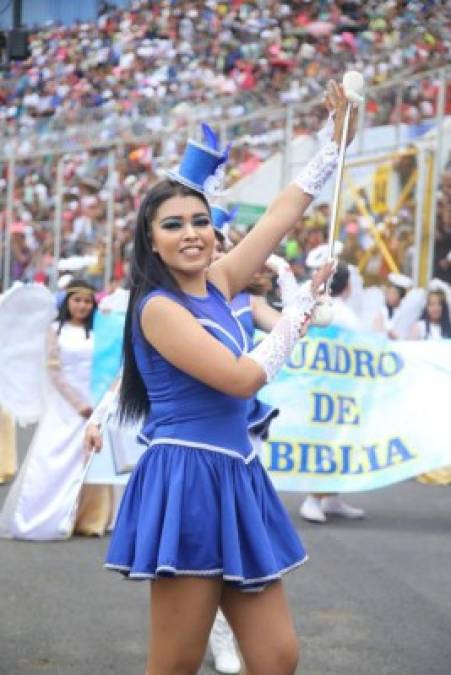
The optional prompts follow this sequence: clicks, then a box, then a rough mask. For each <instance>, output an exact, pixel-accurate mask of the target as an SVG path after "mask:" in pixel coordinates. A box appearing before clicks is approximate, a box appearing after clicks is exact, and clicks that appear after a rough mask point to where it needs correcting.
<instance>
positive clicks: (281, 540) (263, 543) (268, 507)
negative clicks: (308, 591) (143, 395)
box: [106, 284, 306, 591]
mask: <svg viewBox="0 0 451 675" xmlns="http://www.w3.org/2000/svg"><path fill="white" fill-rule="evenodd" d="M157 295H163V296H166V297H169V298H171V299H172V300H174V301H175V302H177V303H179V304H181V305H182V306H184V307H185V308H186V309H188V310H189V311H190V312H191V313H192V314H193V315H194V316H195V317H196V318H197V319H198V321H199V323H201V324H202V325H203V326H204V327H205V329H206V330H207V331H208V332H209V333H211V334H212V335H213V336H214V337H215V338H216V339H217V340H219V341H220V342H221V343H222V344H224V345H225V346H226V347H227V348H228V349H230V350H231V351H232V352H233V353H234V354H235V355H236V356H239V355H240V354H242V353H243V352H244V351H245V350H246V338H245V335H244V332H243V329H242V327H241V325H240V324H239V322H238V321H237V319H236V318H235V317H234V315H233V313H232V310H231V308H230V306H229V305H228V303H227V301H226V300H225V298H224V296H223V295H222V294H221V293H220V292H219V291H218V290H217V289H216V288H215V287H214V286H213V285H212V284H208V294H207V296H206V297H196V296H190V295H184V296H182V297H178V296H176V295H173V294H171V293H170V292H167V291H162V290H161V291H154V292H152V293H150V294H149V295H148V296H146V297H145V298H144V299H143V301H142V302H141V304H140V307H139V312H141V311H142V308H143V306H144V305H145V303H146V302H147V300H149V299H150V298H152V297H154V296H157ZM137 318H138V317H137ZM134 349H135V355H136V360H137V364H138V368H139V371H140V373H141V376H142V378H143V380H144V382H145V385H146V388H147V392H148V396H149V400H150V405H151V411H150V412H149V417H148V421H146V423H145V424H144V427H143V430H142V436H143V438H144V439H145V440H146V442H147V444H148V449H147V450H146V451H145V453H144V454H143V455H142V457H141V459H140V460H139V462H138V464H137V466H136V468H135V470H134V471H133V474H132V475H131V477H130V480H129V482H128V484H127V488H126V491H125V493H124V497H123V499H122V503H121V506H120V509H119V513H118V516H117V521H116V526H115V529H114V532H113V535H112V539H111V543H110V547H109V551H108V554H107V561H106V567H108V568H110V569H115V570H118V571H120V572H123V573H124V574H125V575H126V576H127V577H128V578H130V579H153V578H155V577H156V576H177V575H186V576H218V577H222V578H223V579H224V580H225V581H226V582H229V583H231V584H234V585H236V586H237V587H239V588H240V589H241V590H248V591H251V590H259V589H261V588H262V587H263V586H264V585H265V584H266V583H268V582H270V581H274V580H275V579H279V578H280V576H281V575H282V574H283V573H284V572H287V571H289V570H291V569H293V568H294V567H297V566H298V565H300V564H301V563H302V562H303V561H304V559H305V558H306V555H305V551H304V548H303V546H302V544H301V542H300V541H299V538H298V536H297V534H296V531H295V529H294V527H293V525H292V524H291V522H290V519H289V516H288V514H287V512H286V510H285V508H284V506H283V505H282V503H281V502H280V500H279V498H278V496H277V494H276V492H275V490H274V488H273V486H272V484H271V482H270V480H269V478H268V476H267V474H266V472H265V470H264V468H263V467H262V465H261V463H260V460H259V458H258V457H257V456H256V454H255V452H254V451H253V449H252V445H251V443H250V440H249V434H248V422H247V412H248V401H247V400H246V399H239V398H235V397H233V396H229V395H227V394H223V393H221V392H219V391H217V390H216V389H212V388H211V387H208V386H207V385H205V384H203V383H202V382H200V381H199V380H196V379H194V378H192V377H191V376H190V375H188V374H186V373H184V372H183V371H181V370H179V369H177V368H176V367H175V366H173V365H171V364H170V363H169V362H168V361H167V360H166V359H164V358H163V357H162V356H161V355H160V354H159V352H157V351H156V350H155V349H154V348H153V347H152V346H151V345H150V344H149V342H148V341H147V340H146V339H145V338H144V336H143V334H142V331H141V328H140V322H139V321H138V320H137V321H136V322H135V330H134ZM199 358H202V354H199Z"/></svg>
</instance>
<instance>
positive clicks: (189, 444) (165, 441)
mask: <svg viewBox="0 0 451 675" xmlns="http://www.w3.org/2000/svg"><path fill="white" fill-rule="evenodd" d="M139 438H141V439H142V440H143V441H145V442H146V443H147V448H152V447H154V446H155V445H181V446H182V447H184V448H196V449H199V450H208V451H209V452H217V453H219V454H220V455H227V456H228V457H234V458H235V459H240V460H241V461H242V462H244V463H245V464H250V462H252V460H253V459H255V457H256V456H257V453H256V452H255V451H254V450H252V452H251V453H250V454H249V455H248V456H247V457H243V455H240V453H239V452H236V450H228V449H227V448H221V447H220V446H219V445H209V444H208V443H197V442H196V441H185V440H183V439H181V438H154V440H153V441H149V439H148V438H146V436H144V434H139Z"/></svg>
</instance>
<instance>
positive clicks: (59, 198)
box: [50, 157, 64, 291]
mask: <svg viewBox="0 0 451 675" xmlns="http://www.w3.org/2000/svg"><path fill="white" fill-rule="evenodd" d="M63 189H64V157H60V158H59V159H58V163H57V165H56V186H55V191H56V194H55V217H54V221H53V269H52V277H51V280H50V287H51V289H52V290H53V291H56V289H57V287H58V263H59V260H60V258H61V226H62V215H63Z"/></svg>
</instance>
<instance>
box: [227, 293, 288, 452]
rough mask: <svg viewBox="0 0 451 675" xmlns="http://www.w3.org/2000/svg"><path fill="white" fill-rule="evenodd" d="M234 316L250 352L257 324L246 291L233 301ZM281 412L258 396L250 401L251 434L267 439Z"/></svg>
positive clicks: (248, 417) (249, 423)
mask: <svg viewBox="0 0 451 675" xmlns="http://www.w3.org/2000/svg"><path fill="white" fill-rule="evenodd" d="M230 306H231V308H232V311H233V314H234V316H235V317H236V318H237V319H238V321H239V322H240V324H241V326H242V328H243V329H244V334H245V337H246V345H247V350H246V351H250V350H251V349H252V347H253V346H254V339H255V324H254V319H253V317H252V305H251V296H250V294H249V293H247V292H246V291H243V292H241V293H238V295H236V296H235V297H234V298H233V299H232V300H231V301H230ZM278 414H279V410H278V409H277V408H273V406H271V405H268V404H267V403H263V402H262V401H260V400H259V399H258V398H257V397H256V396H254V397H253V398H251V399H249V402H248V411H247V420H248V425H247V426H248V429H249V431H250V432H251V433H253V434H256V435H257V436H260V437H261V438H263V439H265V438H267V437H268V431H269V427H270V424H271V422H272V420H273V419H274V418H275V417H277V415H278Z"/></svg>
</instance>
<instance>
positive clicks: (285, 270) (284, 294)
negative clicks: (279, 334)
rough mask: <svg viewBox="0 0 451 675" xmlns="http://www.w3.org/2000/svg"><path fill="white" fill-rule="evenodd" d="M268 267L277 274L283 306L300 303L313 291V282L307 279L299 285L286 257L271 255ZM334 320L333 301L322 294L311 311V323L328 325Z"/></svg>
mask: <svg viewBox="0 0 451 675" xmlns="http://www.w3.org/2000/svg"><path fill="white" fill-rule="evenodd" d="M266 264H267V265H268V267H270V268H271V269H272V270H274V271H275V272H276V274H277V284H278V286H279V289H280V297H281V300H282V308H283V309H285V308H287V307H293V306H296V305H297V304H298V298H301V297H302V296H305V295H307V294H309V293H311V282H310V281H306V282H305V283H304V284H301V285H299V284H298V283H297V281H296V278H295V276H294V274H293V271H292V269H291V267H290V265H289V264H288V262H287V261H286V260H284V258H281V257H280V256H277V255H274V254H273V255H271V256H270V257H269V258H268V260H267V263H266ZM331 320H332V303H331V300H330V298H329V297H328V296H320V297H319V298H317V299H316V302H315V305H314V307H313V310H312V312H311V323H312V324H313V325H314V326H327V325H328V324H329V323H330V322H331Z"/></svg>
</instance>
